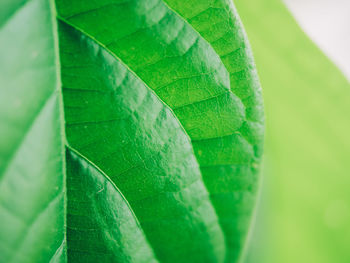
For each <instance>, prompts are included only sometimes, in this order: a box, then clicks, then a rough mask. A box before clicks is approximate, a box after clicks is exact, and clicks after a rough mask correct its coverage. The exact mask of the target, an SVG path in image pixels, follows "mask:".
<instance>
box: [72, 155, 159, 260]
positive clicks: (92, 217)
mask: <svg viewBox="0 0 350 263" xmlns="http://www.w3.org/2000/svg"><path fill="white" fill-rule="evenodd" d="M66 156H67V185H68V186H69V187H68V189H67V190H68V192H67V201H68V203H67V210H68V215H67V223H68V233H67V242H68V261H71V262H157V260H155V258H154V255H153V251H152V249H151V248H150V246H149V244H148V242H147V240H146V238H145V236H144V234H143V232H142V230H141V228H140V225H139V222H138V221H137V219H136V217H135V215H134V214H133V213H132V210H131V208H130V206H129V204H128V202H127V201H126V199H125V198H124V196H123V195H122V193H121V192H120V191H119V189H118V188H117V187H116V186H115V184H114V183H113V182H112V181H111V180H110V179H109V178H108V177H107V175H105V174H103V172H102V171H101V170H99V169H98V168H97V167H96V166H94V165H93V164H92V163H91V162H89V161H88V160H87V159H85V158H84V157H82V156H81V155H80V154H79V153H78V152H76V151H74V150H72V149H67V151H66Z"/></svg>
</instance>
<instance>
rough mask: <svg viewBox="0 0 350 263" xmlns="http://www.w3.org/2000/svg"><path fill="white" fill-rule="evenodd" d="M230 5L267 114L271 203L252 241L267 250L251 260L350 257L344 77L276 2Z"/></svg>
mask: <svg viewBox="0 0 350 263" xmlns="http://www.w3.org/2000/svg"><path fill="white" fill-rule="evenodd" d="M334 4H336V3H334ZM236 5H237V8H238V11H239V13H240V15H241V16H242V19H243V22H244V25H245V28H246V29H247V33H248V36H249V39H250V41H251V44H252V47H253V52H254V57H255V58H256V63H257V67H258V70H259V75H260V78H261V82H262V86H263V88H264V99H265V104H266V120H267V123H266V124H267V130H266V134H267V140H266V156H267V163H266V165H265V166H266V168H267V169H266V174H265V178H266V182H267V183H266V185H267V188H266V192H267V195H268V197H267V200H268V202H269V203H266V204H265V206H264V209H265V210H264V211H263V214H265V215H266V221H267V225H263V226H262V227H263V229H262V230H261V231H260V232H262V243H260V245H258V246H260V248H261V251H262V254H265V256H266V257H263V256H262V255H261V254H259V253H255V254H256V259H255V260H253V261H252V262H254V263H255V262H257V260H259V261H260V262H277V263H280V262H285V263H295V262H300V263H309V262H319V263H333V262H339V263H343V262H344V263H345V262H349V261H350V251H349V243H350V225H349V222H350V220H349V219H350V207H349V203H350V195H349V186H350V177H349V169H350V163H349V156H350V140H349V134H350V133H349V132H350V121H349V114H350V103H349V102H350V84H349V83H348V81H347V80H346V79H345V78H344V76H342V74H341V73H340V71H339V70H338V69H337V68H336V67H335V66H334V65H333V64H332V63H331V62H330V61H329V59H327V58H326V57H325V56H324V55H323V54H322V53H321V51H320V50H319V49H318V48H317V47H316V46H315V45H314V44H313V43H312V42H311V41H310V40H309V39H308V38H307V36H306V35H305V34H304V33H303V32H302V30H301V29H300V28H299V27H298V25H297V24H296V22H295V20H294V19H293V18H292V16H291V15H290V14H289V12H288V10H287V9H286V7H285V6H284V4H283V3H282V1H278V0H253V1H244V0H238V1H236ZM315 11H316V10H315Z"/></svg>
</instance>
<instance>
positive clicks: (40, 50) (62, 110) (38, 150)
mask: <svg viewBox="0 0 350 263" xmlns="http://www.w3.org/2000/svg"><path fill="white" fill-rule="evenodd" d="M21 4H22V2H20V1H17V2H13V4H12V5H10V4H8V5H7V7H6V9H5V11H4V12H3V13H2V17H5V19H4V21H5V20H6V22H5V23H4V25H3V27H2V29H1V32H0V39H3V40H4V41H3V42H2V45H3V46H2V47H1V52H2V54H3V56H4V58H5V60H4V63H0V67H1V68H0V69H1V73H2V74H3V73H5V74H4V77H3V78H2V81H3V82H2V86H1V92H2V94H4V95H3V96H1V100H2V104H1V105H2V106H1V108H0V109H1V112H0V114H1V123H2V127H4V128H3V129H2V130H1V133H2V134H1V135H3V136H2V137H3V138H7V139H6V140H2V141H1V146H2V149H1V156H0V157H1V163H0V169H1V172H2V178H1V184H0V187H1V189H4V190H3V191H2V193H1V199H0V201H1V209H2V210H1V211H2V212H1V215H3V217H4V218H7V219H6V223H7V224H8V225H10V226H11V228H9V229H6V228H4V227H1V228H0V240H1V246H0V248H1V251H2V252H4V253H2V254H1V260H6V261H11V260H12V261H14V262H33V261H35V262H48V261H50V262H64V261H66V260H69V261H73V262H90V261H91V262H96V261H97V260H100V261H102V262H151V261H154V262H156V261H158V260H159V261H161V262H185V261H186V262H223V261H227V262H234V261H236V260H238V257H239V254H240V252H241V249H242V246H243V244H244V240H245V236H246V233H247V229H248V227H249V219H250V217H251V213H252V208H253V207H254V197H255V192H256V186H257V171H258V169H257V168H258V163H259V159H260V155H261V141H262V138H261V137H262V131H263V128H262V109H261V98H260V89H259V85H258V83H257V79H256V75H255V74H256V73H255V71H254V66H253V64H252V58H251V55H250V53H249V47H248V46H247V42H246V39H245V37H244V34H243V33H242V28H241V25H240V23H239V19H238V16H237V14H236V12H235V10H234V8H233V6H232V4H231V3H229V2H225V1H217V2H216V3H211V2H208V3H207V2H205V1H196V2H195V3H194V5H195V6H196V8H195V9H193V10H190V9H189V7H188V6H187V4H186V3H183V4H181V3H180V2H178V3H177V2H176V1H168V4H169V6H170V7H171V8H170V7H169V6H168V5H167V4H165V3H164V2H163V1H141V0H139V1H116V0H113V1H112V0H109V1H107V0H105V1H98V2H97V1H79V0H73V1H65V0H57V1H56V5H57V12H58V22H56V8H55V4H54V3H53V1H51V2H50V4H48V3H47V2H46V1H44V0H30V1H28V2H27V3H26V4H25V5H21ZM216 5H217V6H216ZM174 10H175V11H177V12H178V13H176V12H175V11H174ZM195 10H197V11H195ZM212 11H213V15H211V12H212ZM191 12H195V13H191ZM208 12H209V17H210V19H209V20H208V21H207V22H204V20H203V19H204V18H205V17H208V14H207V13H208ZM192 16H193V17H192ZM214 24H223V25H224V27H223V31H222V32H220V34H219V33H218V35H217V39H214V38H215V37H214V36H213V35H210V34H211V33H210V32H213V31H214V28H210V25H214ZM23 47H24V48H23ZM236 48H237V49H236ZM61 95H63V103H61ZM169 107H170V108H169ZM65 145H66V147H68V150H67V154H65V152H64V150H63V149H64V147H65ZM68 145H70V146H68ZM71 147H73V148H74V150H72V148H71ZM82 155H84V156H85V157H82ZM66 169H67V171H66ZM107 175H108V176H107ZM109 178H110V179H109ZM52 179H54V180H52ZM28 182H31V183H30V184H28ZM48 182H49V183H48ZM44 186H47V187H44ZM117 187H118V188H117ZM43 188H45V189H43ZM119 189H120V191H121V192H122V193H123V195H122V194H121V193H120V192H119ZM26 195H31V196H30V197H29V198H25V197H26ZM21 196H23V197H24V198H25V201H24V202H23V200H22V199H21ZM123 196H125V198H126V199H124V197H123ZM39 199H40V202H39ZM126 200H127V201H126ZM11 202H14V204H15V205H13V206H11V205H10V203H11ZM48 216H49V217H50V220H48V219H47V217H48ZM10 217H11V218H10ZM13 219H16V220H18V221H20V222H18V223H16V224H12V223H11V220H13ZM21 219H22V220H21ZM40 224H49V225H47V227H46V228H45V230H46V232H42V229H41V228H40ZM5 229H6V231H5ZM12 231H14V233H16V234H14V235H6V233H11V232H12ZM37 231H39V232H40V235H34V234H32V233H36V232H37ZM28 242H30V243H28ZM29 244H31V246H29ZM33 244H34V245H33ZM41 246H45V247H41ZM44 251H45V252H44Z"/></svg>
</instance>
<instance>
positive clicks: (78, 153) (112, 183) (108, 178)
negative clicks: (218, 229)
mask: <svg viewBox="0 0 350 263" xmlns="http://www.w3.org/2000/svg"><path fill="white" fill-rule="evenodd" d="M66 148H67V149H68V150H70V151H71V152H73V153H74V154H76V155H77V156H78V157H80V158H81V159H83V160H85V161H86V162H87V163H88V164H89V165H91V166H92V167H93V168H94V169H96V170H97V171H98V172H99V173H100V174H101V175H102V176H103V177H104V178H105V179H106V180H107V181H108V182H109V183H110V184H111V185H112V186H113V188H114V189H115V191H116V192H118V193H119V194H120V196H121V197H122V199H123V200H124V201H125V203H126V205H127V206H128V208H129V210H130V212H131V214H132V216H133V217H134V219H135V221H136V224H137V225H138V226H139V227H140V229H142V227H141V224H140V222H139V220H138V218H137V216H136V214H135V212H134V210H133V209H132V208H131V206H130V204H129V202H128V200H127V199H126V198H125V196H124V195H123V193H122V192H121V191H120V190H119V188H118V187H117V186H116V184H115V183H114V182H113V181H112V179H111V178H110V177H109V176H108V175H107V174H106V173H105V172H103V171H102V170H101V169H100V168H99V167H98V166H97V165H96V164H94V163H93V162H92V161H90V160H89V159H88V158H87V157H85V156H84V155H83V154H81V153H80V152H79V151H78V150H76V149H75V148H73V147H72V146H70V145H69V144H68V143H67V144H66ZM149 245H150V247H151V244H149Z"/></svg>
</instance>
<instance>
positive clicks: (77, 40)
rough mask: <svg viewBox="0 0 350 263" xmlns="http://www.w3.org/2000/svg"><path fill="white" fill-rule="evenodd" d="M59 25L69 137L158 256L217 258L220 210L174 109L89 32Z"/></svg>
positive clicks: (219, 254)
mask: <svg viewBox="0 0 350 263" xmlns="http://www.w3.org/2000/svg"><path fill="white" fill-rule="evenodd" d="M59 33H60V44H61V63H62V65H63V66H62V83H63V92H64V105H65V113H66V114H65V117H66V132H67V137H68V141H69V143H70V145H71V146H73V147H74V148H76V149H79V151H80V152H81V153H82V154H84V156H86V157H87V158H88V159H89V160H91V161H92V162H94V163H95V164H96V165H97V166H98V167H100V168H101V169H102V170H103V171H104V172H105V173H106V174H108V175H109V176H110V178H111V179H112V180H113V181H114V182H115V184H116V185H117V186H118V188H119V189H120V190H121V192H122V193H123V194H124V196H125V197H126V199H127V200H128V202H129V203H130V205H131V207H132V208H133V210H134V212H135V214H136V216H137V218H138V219H139V221H140V223H141V225H142V228H143V230H144V232H145V234H146V236H147V239H148V240H149V241H150V243H151V245H152V247H153V248H154V250H155V253H156V255H157V257H158V258H159V259H160V260H161V261H180V262H181V261H186V259H188V258H192V260H193V261H198V262H201V261H214V262H215V261H221V260H220V257H222V254H223V252H224V249H225V247H224V244H223V236H222V232H221V229H220V226H219V224H218V222H217V216H216V214H215V211H214V210H213V208H212V205H211V203H210V200H209V197H208V193H207V191H206V189H205V187H204V185H203V182H202V180H201V175H200V171H199V168H198V164H197V162H196V159H195V156H194V154H193V150H192V147H191V144H190V141H189V139H188V137H187V136H186V134H185V133H184V131H183V129H182V127H181V125H180V124H179V123H178V121H177V120H176V118H175V117H174V115H173V113H172V112H171V111H170V110H169V109H168V108H167V107H166V106H165V105H164V104H163V103H162V102H161V101H160V100H159V99H158V98H157V97H156V96H155V94H154V93H153V92H152V91H151V90H150V89H149V88H148V87H147V86H145V84H144V83H142V81H140V80H139V79H138V78H137V77H136V76H135V75H134V74H133V73H132V72H131V71H130V70H129V69H128V68H127V67H126V66H125V65H123V64H122V63H121V62H120V61H119V60H118V59H117V58H116V57H114V56H113V55H112V54H110V53H109V52H108V51H107V50H106V49H105V48H104V47H103V46H101V45H100V44H98V42H96V41H95V40H93V39H92V38H91V37H89V36H88V35H86V34H84V33H82V32H80V31H77V30H75V29H74V28H72V27H71V26H69V25H67V24H65V23H64V22H61V23H60V31H59ZM72 56H73V57H74V59H72Z"/></svg>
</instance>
